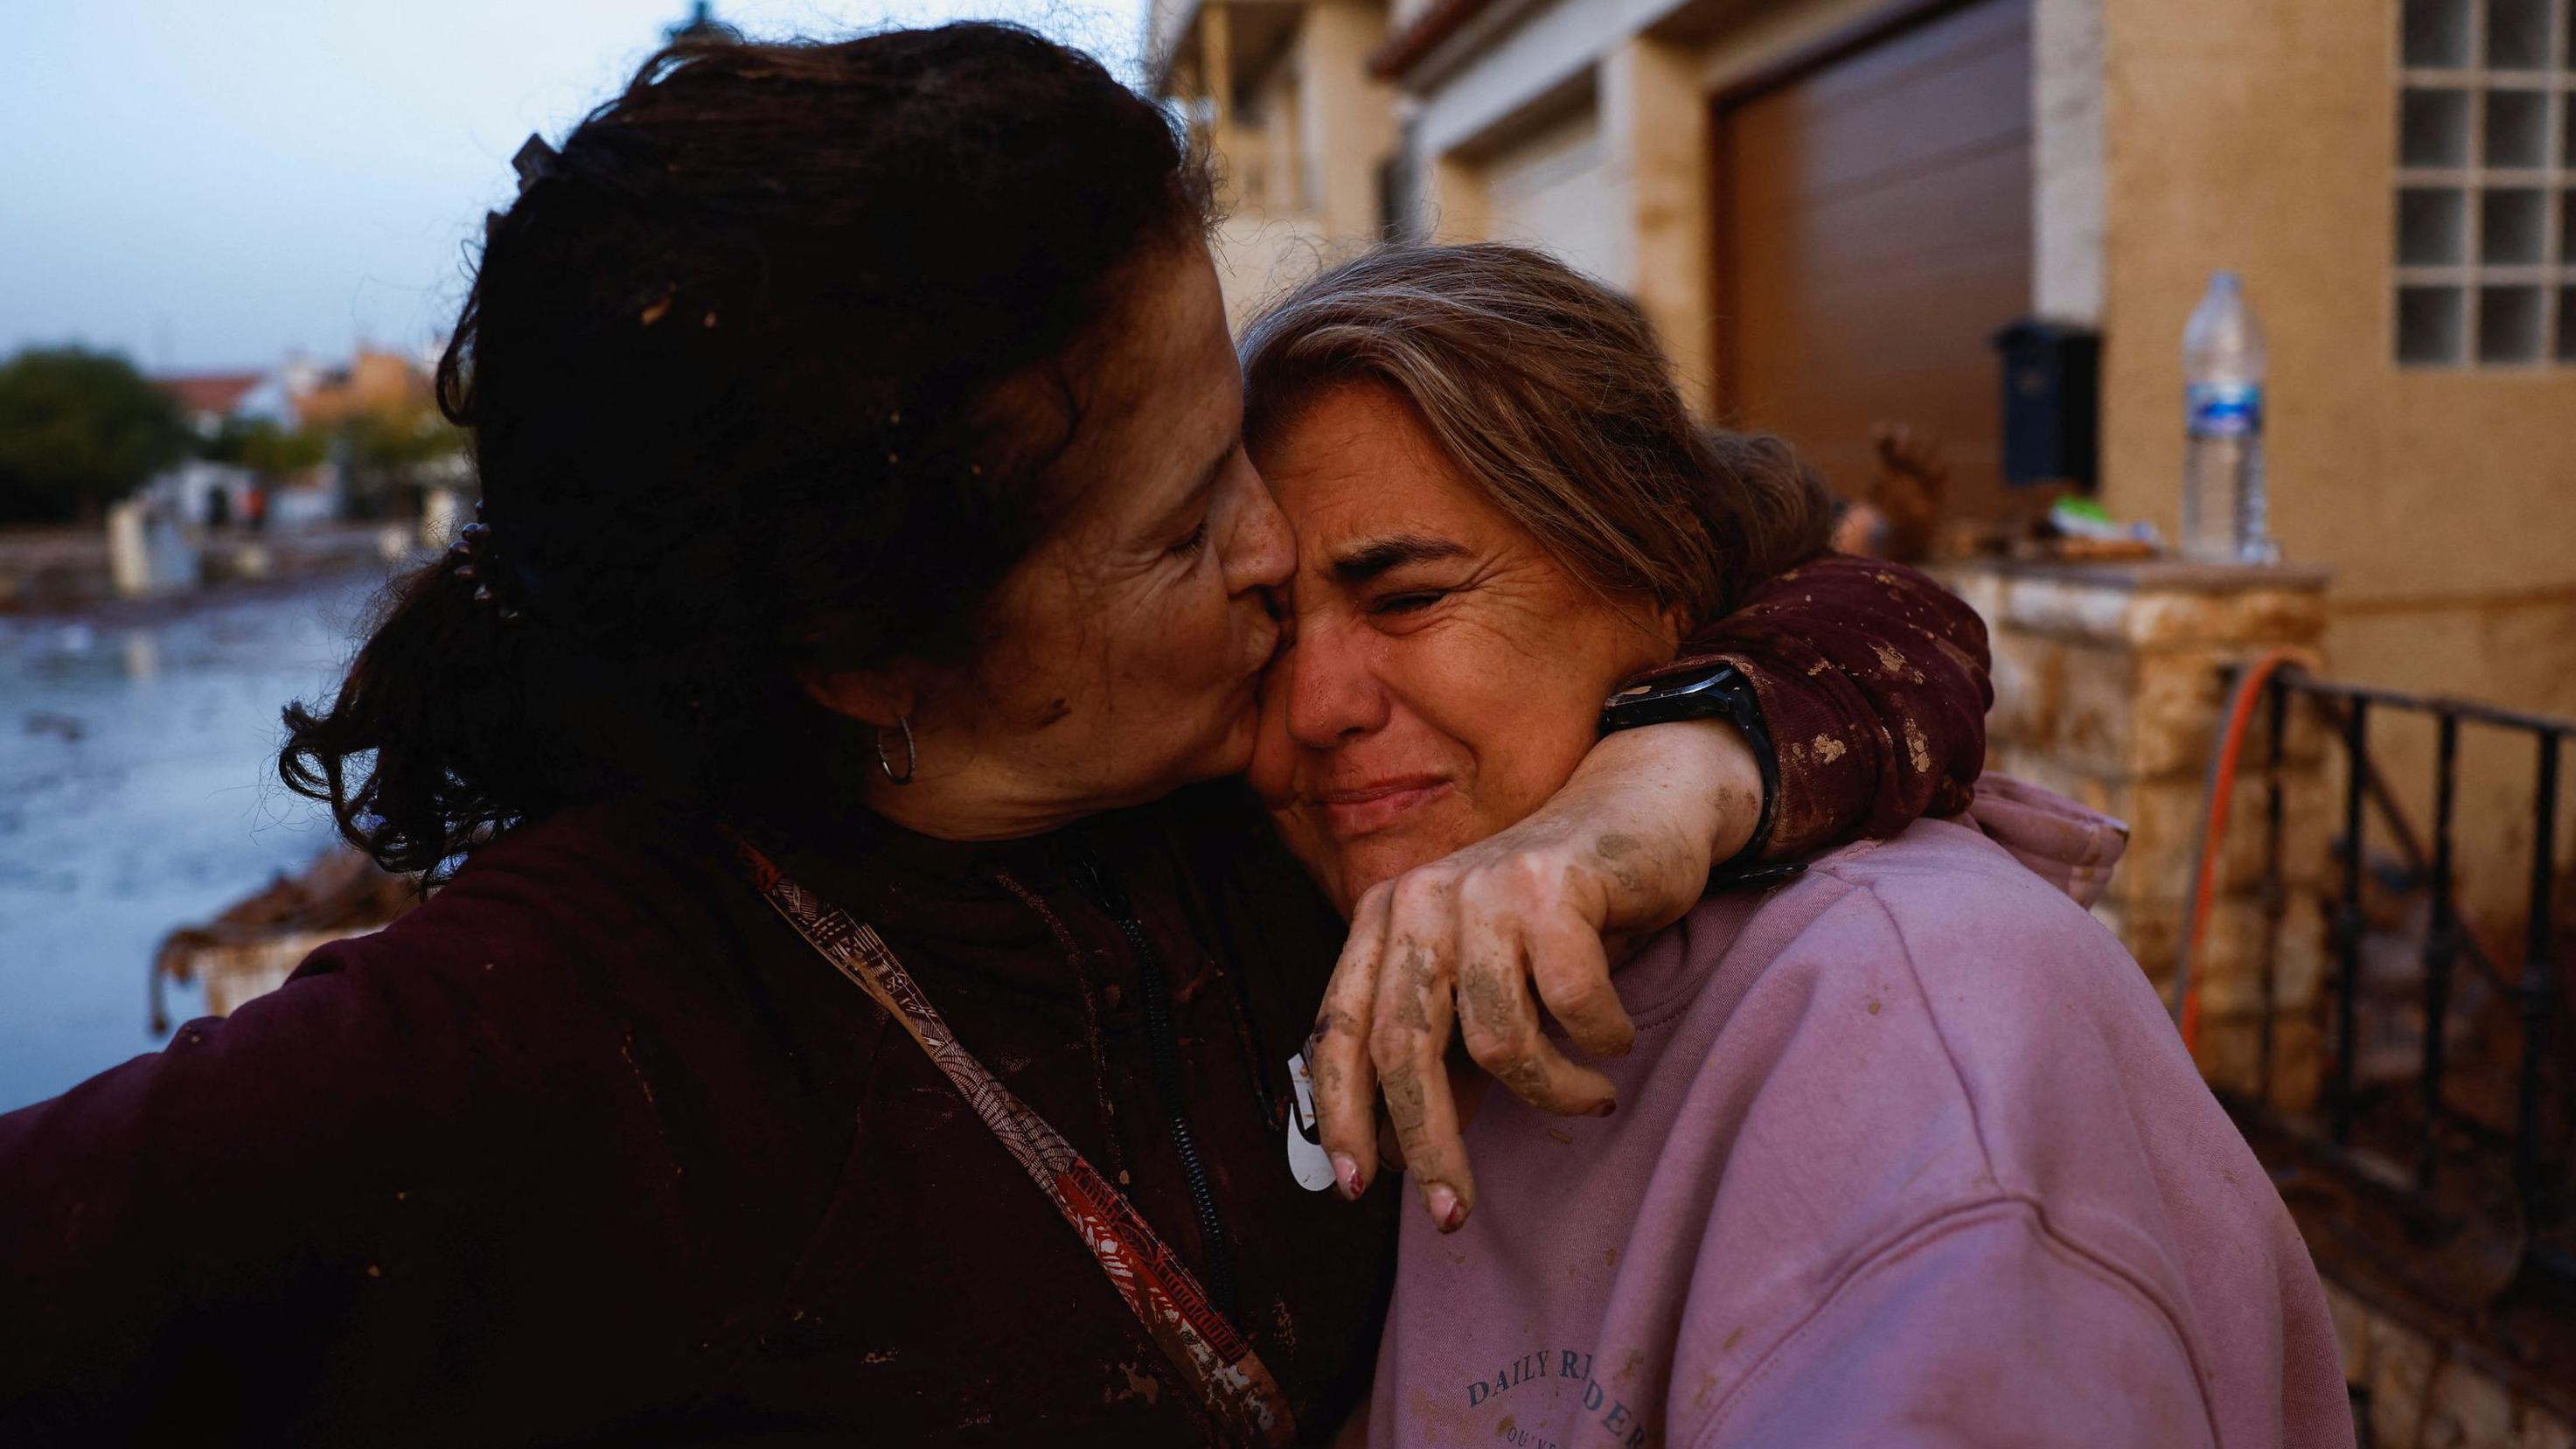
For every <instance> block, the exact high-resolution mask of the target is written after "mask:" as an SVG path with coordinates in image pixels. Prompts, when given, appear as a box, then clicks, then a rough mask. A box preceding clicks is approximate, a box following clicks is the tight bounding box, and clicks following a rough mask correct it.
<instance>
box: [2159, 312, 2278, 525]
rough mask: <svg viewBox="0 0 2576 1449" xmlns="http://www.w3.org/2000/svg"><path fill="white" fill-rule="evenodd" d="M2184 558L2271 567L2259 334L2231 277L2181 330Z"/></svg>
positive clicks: (2261, 352)
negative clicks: (2264, 480) (2264, 475)
mask: <svg viewBox="0 0 2576 1449" xmlns="http://www.w3.org/2000/svg"><path fill="white" fill-rule="evenodd" d="M2182 370H2183V410H2184V427H2185V431H2186V434H2187V436H2186V441H2185V442H2184V445H2183V447H2184V452H2183V465H2182V551H2183V556H2184V557H2186V558H2191V559H2196V560H2199V561H2201V562H2203V563H2275V562H2278V561H2279V559H2280V547H2279V545H2277V544H2275V543H2273V541H2272V538H2271V533H2270V530H2269V527H2268V524H2267V520H2266V517H2265V508H2264V498H2263V329H2262V328H2260V327H2258V326H2256V325H2255V322H2254V312H2253V309H2252V308H2249V307H2247V306H2246V305H2245V286H2244V283H2243V282H2241V281H2239V280H2238V279H2237V276H2236V274H2235V273H2234V272H2218V273H2214V274H2212V275H2211V277H2210V279H2209V291H2208V292H2207V293H2206V294H2204V295H2203V296H2202V297H2201V299H2200V305H2199V306H2197V307H2194V308H2193V309H2192V312H2191V321H2190V322H2189V323H2188V324H2187V325H2185V326H2184V328H2183V330H2182Z"/></svg>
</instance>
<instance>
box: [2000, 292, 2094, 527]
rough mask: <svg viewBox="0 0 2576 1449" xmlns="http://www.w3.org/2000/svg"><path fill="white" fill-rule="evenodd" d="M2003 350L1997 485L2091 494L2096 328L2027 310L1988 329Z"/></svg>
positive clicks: (2092, 483)
mask: <svg viewBox="0 0 2576 1449" xmlns="http://www.w3.org/2000/svg"><path fill="white" fill-rule="evenodd" d="M1994 346H1995V350H1996V351H1997V352H1999V353H2001V354H2002V355H2003V394H2004V396H2003V414H2004V418H2003V422H2004V428H2003V440H2004V450H2003V451H2004V485H2005V486H2006V487H2009V488H2039V487H2044V486H2050V485H2054V486H2057V487H2061V488H2071V489H2073V490H2075V491H2076V492H2079V493H2083V494H2086V495H2090V494H2091V493H2092V492H2093V491H2094V489H2095V488H2096V486H2098V484H2099V482H2100V479H2101V467H2100V453H2101V447H2100V440H2101V397H2102V389H2101V373H2102V334H2101V333H2100V332H2098V331H2096V330H2094V329H2093V328H2090V327H2086V326H2084V325H2082V324H2080V323H2074V322H2053V321H2050V320H2048V319H2046V318H2040V317H2026V318H2024V319H2022V320H2021V321H2019V322H2015V323H2014V324H2012V325H2011V326H2009V327H2007V328H2005V329H2004V330H2002V331H2001V332H1998V333H1996V334H1995V336H1994Z"/></svg>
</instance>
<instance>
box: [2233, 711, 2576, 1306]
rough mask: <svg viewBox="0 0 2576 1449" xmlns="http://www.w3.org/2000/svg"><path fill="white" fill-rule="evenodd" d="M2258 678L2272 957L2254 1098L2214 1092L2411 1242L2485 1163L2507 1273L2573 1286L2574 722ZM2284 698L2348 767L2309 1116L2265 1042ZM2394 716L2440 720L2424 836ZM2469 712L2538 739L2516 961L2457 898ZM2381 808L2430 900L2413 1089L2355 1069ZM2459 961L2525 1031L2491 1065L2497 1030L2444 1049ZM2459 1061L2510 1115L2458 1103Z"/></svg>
mask: <svg viewBox="0 0 2576 1449" xmlns="http://www.w3.org/2000/svg"><path fill="white" fill-rule="evenodd" d="M2265 688H2266V693H2267V694H2268V696H2269V698H2268V700H2267V701H2266V703H2267V704H2268V706H2269V718H2268V731H2269V749H2268V750H2267V751H2266V755H2265V764H2264V802H2263V809H2264V812H2265V817H2266V819H2265V837H2264V863H2263V877H2262V884H2261V905H2262V910H2263V913H2264V921H2265V937H2266V938H2265V948H2266V955H2265V965H2264V970H2263V975H2262V978H2261V981H2260V983H2259V990H2260V992H2261V996H2260V1006H2261V1013H2262V1016H2261V1036H2260V1039H2259V1045H2258V1052H2259V1055H2258V1059H2257V1061H2258V1067H2257V1071H2258V1084H2259V1085H2258V1090H2257V1093H2256V1096H2255V1097H2254V1098H2253V1099H2252V1100H2246V1099H2244V1098H2242V1097H2240V1096H2236V1095H2233V1094H2230V1093H2227V1092H2223V1091H2222V1092H2221V1096H2222V1097H2223V1098H2226V1099H2227V1100H2228V1102H2229V1106H2230V1107H2231V1109H2233V1110H2235V1111H2236V1112H2237V1113H2238V1115H2239V1117H2240V1119H2247V1120H2253V1121H2259V1122H2261V1123H2263V1124H2264V1125H2266V1126H2269V1127H2273V1128H2278V1129H2281V1130H2282V1131H2284V1132H2285V1133H2287V1134H2288V1135H2289V1136H2290V1137H2292V1138H2294V1139H2297V1140H2298V1141H2299V1142H2300V1144H2301V1147H2302V1154H2303V1156H2304V1157H2306V1158H2307V1159H2309V1160H2310V1161H2313V1162H2321V1163H2322V1164H2324V1165H2326V1166H2328V1167H2330V1168H2334V1169H2339V1170H2340V1171H2342V1172H2343V1173H2345V1174H2347V1175H2348V1176H2349V1178H2350V1179H2351V1180H2352V1181H2353V1182H2354V1183H2355V1184H2356V1185H2358V1186H2360V1187H2361V1188H2363V1189H2364V1190H2365V1192H2366V1193H2367V1194H2368V1195H2369V1196H2370V1197H2371V1198H2372V1199H2373V1200H2375V1201H2377V1202H2379V1203H2382V1204H2384V1205H2387V1206H2389V1207H2391V1208H2393V1209H2394V1210H2395V1211H2396V1212H2397V1213H2398V1214H2399V1215H2400V1216H2401V1217H2402V1218H2403V1219H2405V1220H2406V1221H2407V1222H2408V1223H2409V1224H2410V1231H2411V1233H2412V1235H2413V1236H2414V1237H2415V1238H2416V1239H2417V1240H2419V1241H2426V1242H2429V1241H2432V1240H2434V1239H2436V1238H2439V1237H2441V1236H2443V1235H2445V1234H2446V1233H2454V1232H2456V1231H2458V1230H2459V1229H2460V1219H2461V1217H2462V1215H2463V1212H2464V1209H2463V1206H2462V1204H2463V1203H2464V1202H2467V1201H2471V1200H2474V1199H2476V1198H2477V1197H2478V1194H2477V1193H2476V1192H2475V1191H2474V1190H2473V1189H2471V1188H2469V1187H2467V1186H2464V1185H2463V1184H2461V1183H2458V1182H2453V1181H2446V1178H2450V1177H2453V1176H2462V1175H2466V1176H2475V1175H2479V1174H2481V1173H2483V1174H2485V1175H2487V1176H2491V1177H2493V1178H2495V1179H2496V1181H2495V1183H2494V1186H2495V1187H2496V1188H2498V1189H2499V1190H2500V1191H2499V1193H2498V1194H2494V1195H2495V1196H2503V1194H2502V1192H2501V1190H2502V1189H2503V1188H2504V1187H2505V1186H2506V1184H2507V1182H2509V1185H2510V1192H2509V1201H2510V1204H2511V1206H2512V1208H2513V1209H2514V1211H2515V1213H2516V1215H2517V1216H2518V1218H2519V1221H2518V1223H2516V1224H2515V1225H2514V1231H2512V1232H2511V1234H2510V1237H2511V1239H2512V1240H2513V1241H2514V1242H2515V1244H2516V1253H2517V1258H2516V1260H2515V1261H2514V1263H2513V1264H2512V1272H2511V1276H2512V1277H2513V1278H2515V1279H2517V1280H2518V1279H2520V1278H2521V1277H2522V1276H2524V1275H2525V1274H2526V1273H2527V1272H2529V1271H2532V1270H2537V1271H2538V1272H2540V1273H2543V1274H2546V1275H2548V1276H2549V1277H2552V1278H2556V1279H2560V1280H2564V1281H2567V1282H2576V1252H2570V1251H2569V1248H2568V1244H2569V1243H2570V1242H2576V1239H2570V1238H2568V1237H2567V1235H2566V1234H2564V1233H2562V1232H2555V1231H2552V1230H2553V1229H2561V1228H2564V1227H2566V1226H2567V1224H2568V1218H2569V1212H2570V1207H2571V1203H2570V1201H2569V1198H2570V1193H2569V1170H2568V1169H2569V1163H2568V1162H2567V1161H2566V1159H2565V1155H2564V1153H2565V1146H2566V1138H2567V1134H2568V1132H2569V1130H2570V1127H2571V1125H2576V1049H2571V1048H2576V1033H2571V1032H2569V1031H2567V1030H2565V1029H2564V1028H2565V1026H2566V1025H2567V1023H2566V1022H2565V1021H2564V1020H2563V1019H2562V1017H2563V1013H2564V1011H2565V1001H2566V996H2565V986H2564V984H2563V983H2562V982H2561V980H2560V977H2559V971H2558V963H2557V960H2556V957H2557V955H2558V942H2557V931H2558V924H2559V923H2558V920H2557V913H2556V910H2555V907H2556V904H2557V901H2556V896H2557V892H2558V885H2559V881H2558V870H2557V865H2556V850H2557V834H2558V831H2557V825H2558V811H2559V766H2560V760H2561V754H2562V752H2563V748H2564V746H2565V744H2566V742H2567V740H2568V739H2569V738H2570V737H2571V736H2576V720H2563V719H2552V718H2546V717H2543V716H2539V715H2532V714H2526V713H2522V712H2519V711H2515V710H2508V709H2500V708H2496V707H2494V706H2490V705H2484V704H2477V703H2471V702H2467V701H2460V700H2447V699H2433V698H2424V697H2419V696H2415V695H2409V694H2402V693H2399V692H2397V691H2394V690H2387V689H2374V688H2369V687H2365V686H2358V685H2349V684H2336V683H2330V682H2327V681H2324V680H2319V679H2315V678H2312V677H2309V676H2307V675H2305V674H2303V673H2300V672H2299V671H2297V670H2295V669H2292V670H2287V671H2284V672H2283V673H2282V674H2280V675H2278V676H2275V677H2274V678H2273V679H2272V680H2271V681H2270V683H2269V684H2268V685H2267V686H2265ZM2294 704H2296V705H2304V706H2306V707H2309V708H2313V709H2315V710H2317V711H2318V713H2319V716H2320V718H2321V720H2322V722H2323V723H2324V724H2326V725H2327V726H2328V727H2329V730H2330V731H2331V733H2332V734H2333V735H2334V736H2336V737H2338V738H2339V740H2340V742H2341V746H2342V753H2343V756H2344V758H2345V759H2346V760H2347V761H2348V762H2349V766H2350V768H2349V769H2347V770H2346V771H2345V775H2344V780H2343V789H2342V798H2341V800H2340V802H2339V805H2340V828H2341V833H2340V839H2339V840H2338V842H2337V848H2336V853H2337V854H2339V855H2340V857H2341V862H2342V871H2341V875H2340V878H2339V879H2337V880H2335V881H2334V882H2333V883H2332V885H2331V887H2330V893H2326V900H2325V901H2324V902H2323V904H2326V905H2327V907H2328V910H2327V934H2326V939H2327V948H2328V955H2327V962H2328V970H2329V977H2328V981H2327V987H2328V993H2329V998H2330V1002H2331V1005H2330V1008H2329V1015H2328V1018H2327V1020H2326V1022H2325V1023H2324V1029H2325V1033H2326V1045H2327V1056H2326V1060H2327V1062H2328V1064H2329V1065H2328V1066H2327V1068H2326V1075H2325V1079H2324V1081H2323V1082H2322V1083H2321V1084H2320V1093H2319V1096H2320V1102H2319V1106H2320V1107H2321V1108H2322V1120H2320V1118H2319V1116H2318V1115H2317V1114H2310V1113H2292V1112H2287V1111H2284V1110H2282V1109H2281V1108H2279V1107H2278V1106H2277V1105H2275V1104H2276V1102H2277V1100H2278V1099H2277V1098H2276V1095H2275V1090H2274V1089H2275V1085H2276V1084H2275V1081H2274V1072H2275V1047H2276V1035H2277V1030H2278V1024H2279V1021H2280V1018H2281V1010H2280V1007H2279V1004H2278V990H2277V978H2278V974H2279V972H2278V963H2279V952H2278V947H2279V942H2280V939H2281V931H2282V923H2283V920H2284V917H2285V916H2286V914H2287V911H2288V907H2289V903H2290V891H2289V888H2288V886H2287V885H2286V883H2285V881H2286V876H2285V872H2284V862H2283V858H2282V857H2283V846H2284V829H2283V825H2284V815H2285V803H2284V795H2285V790H2284V785H2283V777H2282V765H2283V755H2284V751H2285V747H2286V745H2287V743H2288V735H2289V722H2290V718H2291V711H2292V709H2293V707H2294ZM2389 715H2405V716H2413V717H2419V718H2421V717H2429V718H2430V720H2431V721H2432V723H2433V728H2434V748H2433V780H2432V800H2433V816H2432V828H2431V832H2430V839H2429V842H2428V840H2427V839H2426V837H2425V836H2424V835H2423V834H2422V833H2419V832H2418V831H2417V830H2416V829H2415V828H2414V825H2413V823H2412V822H2411V821H2410V820H2409V819H2408V818H2407V812H2406V810H2405V808H2404V806H2403V804H2402V803H2401V801H2400V799H2399V797H2398V794H2397V792H2396V791H2395V790H2394V789H2393V788H2392V787H2391V786H2390V783H2389V781H2388V779H2387V777H2386V776H2385V775H2384V774H2383V772H2382V771H2381V770H2380V768H2379V765H2378V762H2377V761H2376V760H2375V759H2374V757H2373V755H2372V753H2371V732H2372V726H2373V723H2374V722H2375V721H2377V720H2380V719H2381V718H2382V717H2384V716H2389ZM2464 724H2474V725H2478V726H2481V727H2484V728H2486V729H2490V730H2494V731H2501V732H2503V733H2504V734H2505V735H2507V736H2509V737H2518V738H2519V740H2521V741H2523V742H2525V744H2526V745H2527V747H2528V748H2529V749H2531V750H2532V751H2533V759H2534V766H2535V769H2534V775H2533V786H2532V793H2531V798H2530V803H2529V811H2530V815H2529V820H2530V831H2531V842H2530V856H2529V863H2528V876H2527V883H2526V888H2525V892H2524V920H2523V930H2522V933H2521V936H2522V949H2521V957H2520V960H2519V961H2518V962H2513V963H2512V964H2511V965H2510V966H2508V965H2507V963H2505V962H2502V961H2499V960H2498V959H2497V957H2498V956H2499V955H2501V954H2505V953H2504V952H2502V951H2500V950H2498V949H2496V948H2494V947H2491V945H2490V944H2489V942H2488V941H2487V940H2486V939H2482V937H2481V935H2480V933H2479V932H2478V931H2477V930H2475V929H2473V927H2472V925H2471V923H2470V921H2469V920H2468V918H2467V916H2466V915H2465V914H2464V912H2463V910H2462V908H2461V905H2460V894H2459V890H2458V884H2459V883H2458V881H2457V879H2456V878H2455V877H2456V872H2457V868H2458V864H2459V859H2458V852H2457V850H2456V849H2455V845H2456V841H2457V837H2458V834H2459V832H2458V829H2457V814H2458V809H2459V804H2460V790H2459V776H2460V756H2461V727H2462V726H2463V725H2464ZM2374 817H2375V818H2376V820H2377V821H2378V822H2379V824H2380V825H2381V828H2382V831H2383V832H2384V834H2385V836H2386V838H2387V839H2388V841H2389V842H2390V843H2391V844H2393V845H2394V846H2395V848H2396V853H2397V855H2398V856H2399V857H2400V858H2401V859H2402V861H2403V863H2404V867H2405V869H2404V871H2403V872H2402V876H2403V883H2404V885H2405V886H2406V887H2407V888H2408V889H2410V890H2420V891H2421V892H2422V893H2423V896H2424V899H2425V902H2426V904H2428V905H2429V916H2428V925H2427V926H2426V928H2425V929H2424V931H2423V933H2422V935H2423V938H2422V942H2421V945H2420V954H2419V956H2418V958H2417V959H2418V964H2419V965H2420V970H2421V978H2422V979H2421V996H2420V1003H2421V1010H2422V1031H2421V1039H2420V1041H2418V1042H2417V1043H2416V1044H2415V1056H2414V1062H2413V1080H2412V1083H2411V1091H2410V1090H2409V1084H2407V1083H2406V1082H2404V1081H2402V1080H2401V1081H2399V1082H2396V1083H2393V1084H2389V1085H2388V1086H2387V1087H2385V1088H2384V1089H2373V1088H2372V1087H2369V1086H2367V1085H2365V1084H2364V1083H2363V1082H2362V1081H2361V1080H2360V1079H2359V1075H2358V1069H2359V1064H2360V1061H2361V1057H2362V1043H2361V1040H2360V1036H2361V1031H2360V1011H2361V1003H2362V1001H2363V998H2364V995H2365V990H2366V987H2365V981H2364V969H2363V968H2364V944H2365V939H2364V938H2365V936H2366V935H2367V934H2369V921H2368V918H2367V917H2366V915H2365V891H2366V889H2367V886H2368V883H2369V881H2370V879H2371V875H2372V866H2371V862H2370V849H2369V844H2368V842H2369V838H2370V836H2369V827H2370V825H2371V823H2372V821H2373V818H2374ZM2463 971H2466V972H2470V973H2474V975H2475V977H2476V978H2477V981H2478V983H2479V984H2480V985H2482V986H2483V987H2484V989H2485V991H2486V992H2488V993H2490V994H2491V995H2492V997H2493V998H2494V999H2496V1000H2498V1001H2501V1002H2505V1003H2509V1004H2510V1006H2511V1016H2512V1018H2513V1019H2514V1020H2515V1021H2516V1022H2518V1024H2519V1032H2518V1037H2519V1040H2518V1042H2517V1043H2515V1049H2514V1052H2513V1054H2512V1058H2511V1059H2510V1060H2509V1061H2506V1060H2500V1059H2499V1056H2500V1053H2498V1052H2497V1051H2496V1050H2495V1049H2496V1048H2499V1047H2501V1046H2502V1044H2503V1041H2502V1039H2503V1038H2506V1037H2509V1036H2511V1035H2516V1034H2515V1033H2506V1032H2502V1031H2498V1032H2496V1033H2494V1034H2493V1035H2492V1036H2490V1037H2488V1038H2486V1039H2482V1040H2479V1041H2476V1042H2474V1043H2472V1045H2474V1046H2475V1047H2477V1048H2479V1049H2480V1050H2479V1052H2478V1053H2477V1059H2476V1060H2474V1061H2464V1060H2455V1059H2454V1056H2455V1054H2454V1051H2453V1047H2452V1035H2453V1016H2454V1013H2455V1011H2457V1010H2458V1009H2459V1001H2460V996H2461V991H2460V988H2461V987H2462V986H2463V985H2464V984H2465V983H2464V978H2463V976H2462V973H2463ZM2467 1070H2474V1071H2476V1072H2477V1073H2479V1074H2480V1075H2481V1077H2482V1080H2483V1082H2484V1083H2485V1084H2486V1085H2487V1086H2489V1087H2490V1088H2493V1089H2494V1090H2493V1091H2492V1092H2491V1093H2490V1095H2491V1096H2503V1097H2509V1099H2510V1101H2511V1104H2512V1105H2511V1111H2510V1120H2509V1122H2505V1123H2501V1124H2500V1123H2498V1122H2496V1121H2494V1120H2492V1117H2491V1116H2490V1117H2486V1118H2482V1117H2481V1116H2479V1115H2478V1114H2476V1113H2473V1112H2469V1111H2465V1110H2463V1109H2461V1108H2460V1107H2459V1106H2458V1104H2457V1103H2456V1102H2455V1100H2454V1097H2453V1087H2454V1083H2455V1081H2456V1080H2457V1079H2458V1078H2459V1076H2460V1074H2461V1073H2462V1072H2463V1071H2467ZM2366 1110H2367V1111H2368V1112H2369V1119H2370V1120H2369V1124H2368V1125H2369V1127H2370V1128H2371V1131H2370V1132H2368V1133H2367V1134H2365V1132H2364V1130H2363V1129H2364V1115H2365V1111H2366ZM2365 1136H2367V1138H2368V1140H2364V1139H2365ZM2409 1139H2411V1140H2409ZM2499 1286H2500V1285H2499Z"/></svg>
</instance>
